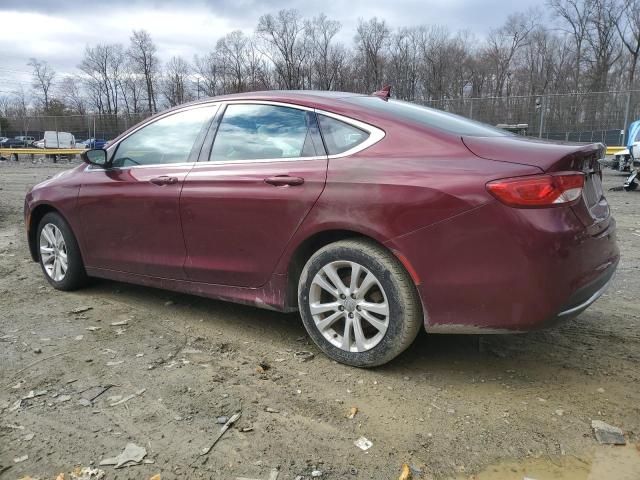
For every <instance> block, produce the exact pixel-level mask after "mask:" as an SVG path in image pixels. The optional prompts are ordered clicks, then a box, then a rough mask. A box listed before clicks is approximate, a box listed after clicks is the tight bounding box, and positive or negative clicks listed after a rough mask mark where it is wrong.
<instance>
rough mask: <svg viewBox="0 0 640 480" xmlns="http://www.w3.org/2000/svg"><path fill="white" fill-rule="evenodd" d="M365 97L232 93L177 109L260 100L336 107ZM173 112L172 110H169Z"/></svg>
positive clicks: (306, 92)
mask: <svg viewBox="0 0 640 480" xmlns="http://www.w3.org/2000/svg"><path fill="white" fill-rule="evenodd" d="M362 96H366V95H363V94H361V93H352V92H335V91H323V90H265V91H258V92H244V93H233V94H229V95H219V96H215V97H207V98H203V99H200V100H195V101H193V102H189V103H185V104H182V105H179V106H177V107H175V108H176V109H177V108H184V107H185V106H190V105H199V104H206V103H211V102H223V101H231V100H261V101H273V102H283V103H291V104H295V105H302V106H307V107H311V108H322V107H338V106H340V105H343V104H342V102H340V100H342V99H345V98H350V97H362ZM171 110H173V109H171Z"/></svg>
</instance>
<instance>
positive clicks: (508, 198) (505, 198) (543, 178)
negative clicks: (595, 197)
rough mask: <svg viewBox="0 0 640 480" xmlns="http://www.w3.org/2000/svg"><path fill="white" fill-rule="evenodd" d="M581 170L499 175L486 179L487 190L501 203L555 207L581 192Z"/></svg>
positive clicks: (528, 206)
mask: <svg viewBox="0 0 640 480" xmlns="http://www.w3.org/2000/svg"><path fill="white" fill-rule="evenodd" d="M582 187H584V174H583V173H580V172H560V173H551V174H544V175H531V176H526V177H514V178H503V179H501V180H494V181H492V182H489V183H487V190H488V191H489V193H491V194H492V195H493V196H494V197H496V198H497V199H498V200H500V201H501V202H502V203H504V204H505V205H509V206H510V207H518V208H541V207H555V206H561V205H566V204H568V203H572V202H574V201H576V200H577V199H579V198H580V196H581V195H582Z"/></svg>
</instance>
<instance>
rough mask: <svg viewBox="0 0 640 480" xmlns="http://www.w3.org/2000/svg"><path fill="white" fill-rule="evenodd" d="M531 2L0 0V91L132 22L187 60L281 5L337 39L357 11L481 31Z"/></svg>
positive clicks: (59, 65) (123, 35) (347, 32)
mask: <svg viewBox="0 0 640 480" xmlns="http://www.w3.org/2000/svg"><path fill="white" fill-rule="evenodd" d="M535 5H540V6H542V5H544V0H537V1H536V0H521V1H519V2H511V1H510V2H507V1H505V0H387V1H384V0H348V1H346V2H343V1H336V0H334V1H327V0H269V1H257V0H200V1H186V0H183V1H175V0H174V1H172V2H170V1H164V0H108V1H104V0H101V1H97V0H82V1H81V0H0V36H1V40H0V94H3V93H7V92H8V91H11V90H15V89H16V88H18V87H19V86H20V84H22V85H24V86H25V88H28V87H29V78H30V76H29V73H28V72H29V67H27V66H26V63H27V61H28V59H29V58H30V57H36V58H38V59H41V60H46V61H47V62H49V63H50V64H51V66H52V67H53V68H54V69H55V70H56V71H58V72H59V73H64V72H69V73H74V72H75V70H76V66H77V65H78V63H80V61H81V59H82V54H83V51H84V47H85V45H86V44H96V43H114V42H122V43H123V44H125V45H126V44H127V43H128V39H129V36H130V35H131V31H132V30H133V29H145V30H147V31H149V32H150V33H151V36H152V37H153V39H154V40H155V42H156V44H157V45H158V53H159V55H160V58H161V59H162V60H166V59H169V58H171V56H173V55H182V56H184V57H185V58H186V59H188V60H189V61H191V60H192V58H193V55H194V54H196V53H198V54H203V53H205V52H207V51H209V50H211V48H212V47H213V46H214V45H215V42H216V40H217V39H218V38H220V37H221V36H223V35H225V34H226V33H228V32H231V31H233V30H237V29H240V30H243V31H245V32H246V33H249V34H250V33H252V32H253V30H254V29H255V26H256V25H257V22H258V18H259V17H260V15H262V14H265V13H271V12H277V11H278V10H280V9H283V8H296V9H298V10H299V11H300V13H301V14H302V15H304V16H305V17H313V16H315V15H317V14H319V13H321V12H324V13H326V14H327V15H328V16H329V17H330V18H332V19H337V20H340V21H341V22H342V25H343V27H342V31H341V33H340V40H342V41H344V42H345V43H350V42H351V40H352V38H353V35H354V33H355V27H356V25H357V21H358V18H365V19H367V18H370V17H373V16H377V17H379V18H384V19H385V20H386V21H387V23H388V24H389V25H390V26H391V27H398V26H411V25H419V24H436V23H437V24H441V25H446V26H447V27H449V29H450V30H452V31H456V30H459V29H468V30H470V31H472V32H473V33H474V34H476V35H477V36H478V37H480V38H481V37H483V36H484V35H486V33H487V32H488V31H489V29H490V28H493V27H496V26H499V25H500V24H502V23H503V22H504V20H505V19H506V17H507V16H508V15H509V14H510V13H514V12H517V11H525V10H526V9H527V8H529V7H531V6H535Z"/></svg>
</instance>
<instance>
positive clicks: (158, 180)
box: [149, 175, 178, 185]
mask: <svg viewBox="0 0 640 480" xmlns="http://www.w3.org/2000/svg"><path fill="white" fill-rule="evenodd" d="M149 181H150V182H151V183H153V184H154V185H173V184H174V183H178V179H177V178H176V177H169V176H168V175H162V176H161V177H154V178H152V179H151V180H149Z"/></svg>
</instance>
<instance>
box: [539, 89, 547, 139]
mask: <svg viewBox="0 0 640 480" xmlns="http://www.w3.org/2000/svg"><path fill="white" fill-rule="evenodd" d="M545 104H546V97H544V96H542V97H540V129H539V131H538V138H542V130H543V129H544V111H545V110H546V105H545Z"/></svg>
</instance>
